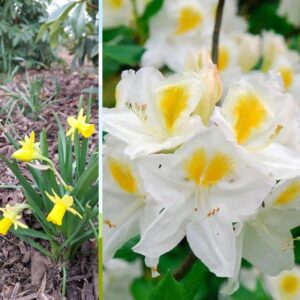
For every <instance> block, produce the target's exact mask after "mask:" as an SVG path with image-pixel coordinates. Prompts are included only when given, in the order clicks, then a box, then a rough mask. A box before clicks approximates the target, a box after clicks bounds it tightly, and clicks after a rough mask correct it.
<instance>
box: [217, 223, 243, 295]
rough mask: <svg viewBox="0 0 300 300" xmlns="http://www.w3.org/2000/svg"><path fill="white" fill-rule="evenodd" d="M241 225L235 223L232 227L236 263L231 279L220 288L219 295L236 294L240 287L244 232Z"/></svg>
mask: <svg viewBox="0 0 300 300" xmlns="http://www.w3.org/2000/svg"><path fill="white" fill-rule="evenodd" d="M243 226H244V224H243V223H237V224H236V225H235V226H234V229H235V230H234V232H235V234H236V236H237V239H236V263H235V268H234V274H233V276H232V277H230V278H228V281H227V282H226V283H225V284H224V285H223V286H222V288H221V293H222V294H225V295H232V294H233V293H234V292H236V291H237V290H238V288H239V286H240V284H239V276H240V269H241V264H242V254H243V240H244V230H243Z"/></svg>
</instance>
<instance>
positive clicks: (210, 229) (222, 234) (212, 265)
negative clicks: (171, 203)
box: [186, 216, 236, 277]
mask: <svg viewBox="0 0 300 300" xmlns="http://www.w3.org/2000/svg"><path fill="white" fill-rule="evenodd" d="M186 237H187V240H188V243H189V245H190V247H191V249H192V251H193V252H194V254H195V255H196V256H197V257H198V258H199V259H200V260H201V261H202V262H203V263H204V264H205V265H206V266H207V267H208V268H209V270H210V271H211V272H213V273H215V274H216V275H217V276H219V277H231V276H233V275H234V268H235V264H236V249H235V247H236V245H235V240H236V237H235V234H234V231H233V228H232V224H228V223H224V222H223V221H222V220H221V219H220V218H219V217H216V216H212V217H207V218H206V219H204V220H203V219H200V218H199V220H197V221H196V220H195V221H194V222H191V223H189V224H188V226H187V232H186Z"/></svg>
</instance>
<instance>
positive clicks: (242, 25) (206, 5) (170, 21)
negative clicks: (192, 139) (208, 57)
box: [142, 0, 300, 93]
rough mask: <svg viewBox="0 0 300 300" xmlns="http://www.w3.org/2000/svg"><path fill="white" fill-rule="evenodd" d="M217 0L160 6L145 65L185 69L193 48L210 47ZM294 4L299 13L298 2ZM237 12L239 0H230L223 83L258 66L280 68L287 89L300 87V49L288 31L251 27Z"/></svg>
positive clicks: (169, 2)
mask: <svg viewBox="0 0 300 300" xmlns="http://www.w3.org/2000/svg"><path fill="white" fill-rule="evenodd" d="M296 1H298V0H296ZM298 2H299V3H300V1H298ZM217 3H218V1H217V0H187V1H182V0H176V1H173V0H165V1H164V5H163V7H162V9H161V11H160V12H159V13H158V14H157V15H156V16H154V17H153V18H152V19H151V20H150V37H149V39H148V40H147V42H146V44H145V48H146V52H145V53H144V55H143V57H142V65H143V66H154V67H157V68H160V67H162V66H164V65H166V66H168V67H169V68H170V69H171V70H173V71H176V72H181V71H182V70H183V64H184V58H185V57H186V54H187V50H188V49H193V50H194V51H196V52H198V51H200V50H201V49H203V48H205V49H207V50H210V49H211V40H212V38H211V37H212V32H213V27H214V19H215V11H216V7H217ZM299 3H298V6H299ZM290 6H291V5H290ZM290 6H289V7H290ZM294 10H295V11H296V12H298V13H299V14H300V11H299V9H297V8H296V7H295V6H294ZM236 13H237V5H236V1H234V0H232V1H226V3H225V6H224V13H223V17H222V26H221V34H220V43H219V63H218V68H219V71H220V73H221V77H222V81H223V86H224V88H226V87H227V86H228V84H230V83H231V82H232V81H233V80H237V79H239V78H240V77H241V76H243V75H245V74H247V73H249V72H251V71H253V69H254V68H256V72H261V73H266V72H268V71H269V70H272V71H274V72H276V73H280V75H281V76H282V79H283V83H284V86H285V89H286V90H287V91H289V92H291V93H299V92H300V88H299V86H300V85H299V84H300V75H299V73H300V69H299V62H300V57H299V55H298V54H297V52H295V51H291V50H289V49H288V48H287V46H286V43H285V41H284V39H283V37H282V36H280V35H277V34H274V33H273V32H263V33H262V35H252V34H249V33H247V32H246V29H247V24H246V22H245V21H244V20H243V19H242V18H241V17H239V16H237V14H236ZM197 16H198V17H197Z"/></svg>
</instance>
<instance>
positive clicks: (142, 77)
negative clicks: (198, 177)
mask: <svg viewBox="0 0 300 300" xmlns="http://www.w3.org/2000/svg"><path fill="white" fill-rule="evenodd" d="M204 84H205V82H201V81H200V80H199V75H198V74H196V73H194V72H185V73H182V74H176V75H173V76H170V77H168V78H165V77H164V76H163V75H162V74H161V73H160V72H159V71H158V70H156V69H154V68H150V67H148V68H142V69H140V70H139V71H137V72H134V71H127V72H124V73H123V75H122V80H121V82H120V83H119V85H118V87H117V90H116V100H117V107H116V108H113V109H104V112H103V127H104V130H105V131H108V132H109V133H110V134H112V135H113V136H115V137H117V138H119V139H120V140H122V141H124V142H125V143H126V144H127V146H126V148H125V153H126V154H128V155H129V156H130V157H131V158H134V157H137V156H141V155H147V154H149V153H155V152H159V151H162V150H168V149H172V148H174V147H177V146H179V145H180V144H182V143H183V142H185V141H187V140H188V139H190V138H191V137H192V136H193V135H195V134H196V133H197V132H199V131H201V130H202V128H203V125H202V122H201V119H200V117H199V116H197V115H192V113H193V111H194V110H195V108H196V107H197V105H198V103H199V101H200V100H201V97H202V93H203V90H204Z"/></svg>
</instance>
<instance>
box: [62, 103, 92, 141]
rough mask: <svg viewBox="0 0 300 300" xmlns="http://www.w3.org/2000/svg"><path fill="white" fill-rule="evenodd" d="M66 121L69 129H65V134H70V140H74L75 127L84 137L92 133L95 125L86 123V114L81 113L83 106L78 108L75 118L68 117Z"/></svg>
mask: <svg viewBox="0 0 300 300" xmlns="http://www.w3.org/2000/svg"><path fill="white" fill-rule="evenodd" d="M67 122H68V124H69V125H70V129H69V130H68V131H67V134H66V135H67V136H69V135H71V139H72V141H74V136H75V131H76V129H77V130H78V132H79V133H81V134H82V135H83V136H84V137H85V138H89V137H90V136H91V135H92V134H93V133H94V130H95V125H94V124H88V123H86V116H84V115H83V108H81V109H80V111H79V114H78V117H77V119H76V118H74V117H68V119H67Z"/></svg>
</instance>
